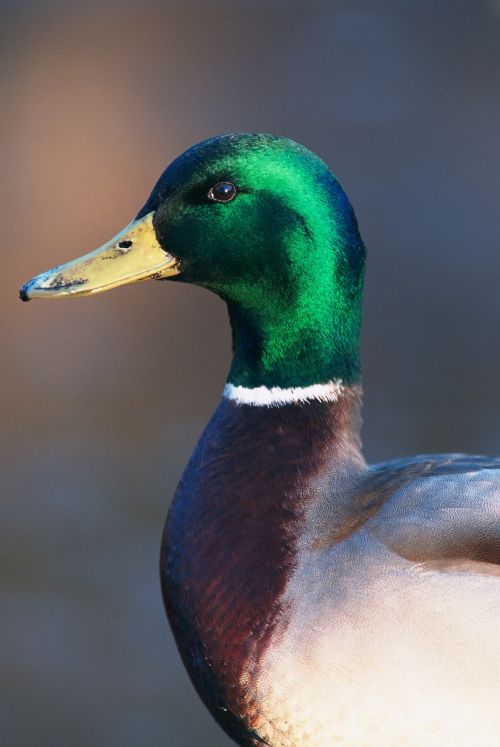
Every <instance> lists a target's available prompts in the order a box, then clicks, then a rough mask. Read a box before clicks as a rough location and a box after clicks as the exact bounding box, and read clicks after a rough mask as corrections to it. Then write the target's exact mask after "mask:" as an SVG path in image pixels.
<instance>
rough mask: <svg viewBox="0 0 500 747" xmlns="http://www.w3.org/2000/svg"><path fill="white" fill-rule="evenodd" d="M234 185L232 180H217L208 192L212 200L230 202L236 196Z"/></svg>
mask: <svg viewBox="0 0 500 747" xmlns="http://www.w3.org/2000/svg"><path fill="white" fill-rule="evenodd" d="M236 191H237V190H236V187H235V186H234V184H233V183H232V182H217V184H215V185H214V186H213V187H212V189H210V190H209V192H208V199H209V200H212V201H213V202H230V201H231V200H233V199H234V198H235V197H236Z"/></svg>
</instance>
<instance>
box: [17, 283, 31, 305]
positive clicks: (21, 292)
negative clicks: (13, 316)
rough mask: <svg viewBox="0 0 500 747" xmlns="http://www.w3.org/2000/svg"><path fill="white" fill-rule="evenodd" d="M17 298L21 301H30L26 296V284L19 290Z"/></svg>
mask: <svg viewBox="0 0 500 747" xmlns="http://www.w3.org/2000/svg"><path fill="white" fill-rule="evenodd" d="M19 298H20V299H21V301H31V298H30V297H29V296H28V283H27V284H26V285H23V286H22V288H21V289H20V290H19Z"/></svg>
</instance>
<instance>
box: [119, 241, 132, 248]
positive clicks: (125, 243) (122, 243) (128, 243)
mask: <svg viewBox="0 0 500 747" xmlns="http://www.w3.org/2000/svg"><path fill="white" fill-rule="evenodd" d="M118 246H119V247H120V249H130V247H131V246H132V242H131V241H128V240H127V241H120V243H119V244H118Z"/></svg>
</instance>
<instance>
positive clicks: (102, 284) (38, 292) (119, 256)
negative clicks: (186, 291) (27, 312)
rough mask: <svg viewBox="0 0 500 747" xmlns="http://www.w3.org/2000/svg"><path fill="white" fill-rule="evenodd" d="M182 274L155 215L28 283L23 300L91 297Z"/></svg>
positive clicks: (23, 289) (21, 292)
mask: <svg viewBox="0 0 500 747" xmlns="http://www.w3.org/2000/svg"><path fill="white" fill-rule="evenodd" d="M178 273H179V266H178V262H177V260H176V259H175V257H172V256H171V255H170V254H168V253H167V252H166V251H165V250H164V249H162V247H161V246H160V244H159V243H158V239H157V238H156V233H155V230H154V228H153V213H148V214H147V215H145V216H144V217H143V218H140V219H139V220H134V221H132V223H129V225H128V226H126V227H125V228H124V229H123V231H120V233H117V234H116V236H114V237H113V238H112V239H111V241H108V242H107V244H103V246H101V247H99V249H95V250H94V251H93V252H89V253H88V254H84V255H83V257H80V258H79V259H74V260H72V261H71V262H67V263H66V264H64V265H59V266H58V267H54V268H53V269H52V270H48V271H47V272H43V273H42V274H41V275H37V276H36V277H34V278H33V279H32V280H30V281H29V282H27V283H25V284H24V285H23V287H22V288H21V290H20V293H19V295H20V298H21V299H22V300H23V301H29V300H31V299H32V298H57V297H59V296H60V297H63V296H88V295H90V294H91V293H101V292H102V291H105V290H110V289H111V288H117V287H118V286H119V285H127V284H128V283H138V282H140V281H142V280H150V279H152V280H161V279H163V278H167V277H169V276H171V275H177V274H178Z"/></svg>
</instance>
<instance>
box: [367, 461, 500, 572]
mask: <svg viewBox="0 0 500 747" xmlns="http://www.w3.org/2000/svg"><path fill="white" fill-rule="evenodd" d="M368 483H369V490H368V492H371V491H373V492H374V493H375V494H378V496H379V501H378V505H379V510H378V511H377V512H376V513H375V514H374V515H373V516H371V517H370V518H369V520H368V521H367V522H366V524H365V529H366V531H367V532H368V533H369V534H370V535H371V536H372V537H375V538H377V539H378V540H380V541H381V542H383V544H384V545H386V546H387V547H388V548H389V549H390V550H391V551H393V552H395V553H397V554H398V555H399V556H401V557H402V558H404V559H406V560H409V561H411V562H414V563H417V564H421V565H422V566H423V567H424V568H429V569H436V570H442V571H456V572H460V571H462V572H472V573H488V574H493V575H500V459H498V458H491V457H485V456H467V455H464V454H446V455H424V456H420V457H414V458H408V459H400V460H396V461H391V462H386V463H384V464H377V465H375V466H374V467H372V469H371V470H370V476H369V478H368ZM382 497H383V498H385V499H383V500H380V498H382Z"/></svg>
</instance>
